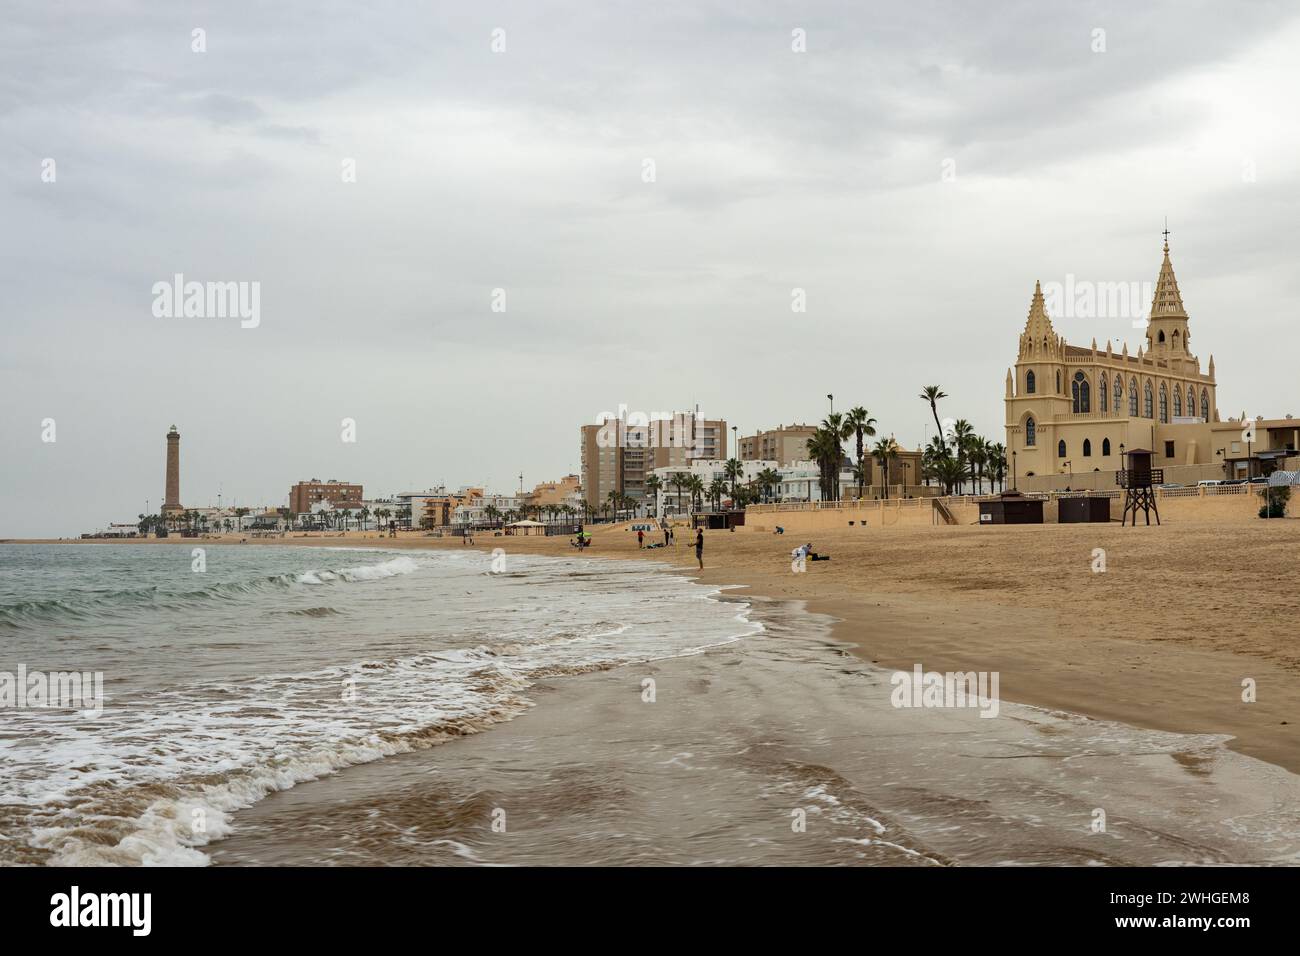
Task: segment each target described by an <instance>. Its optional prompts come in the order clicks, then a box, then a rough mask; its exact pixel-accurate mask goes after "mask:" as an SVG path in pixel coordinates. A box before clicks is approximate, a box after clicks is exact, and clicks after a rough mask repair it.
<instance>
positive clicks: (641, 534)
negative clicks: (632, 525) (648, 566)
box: [636, 528, 645, 548]
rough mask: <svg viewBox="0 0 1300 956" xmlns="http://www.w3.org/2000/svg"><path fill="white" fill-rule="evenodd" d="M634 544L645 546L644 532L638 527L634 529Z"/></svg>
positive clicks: (640, 546)
mask: <svg viewBox="0 0 1300 956" xmlns="http://www.w3.org/2000/svg"><path fill="white" fill-rule="evenodd" d="M636 546H637V547H638V548H645V532H644V531H642V530H641V529H640V528H637V529H636Z"/></svg>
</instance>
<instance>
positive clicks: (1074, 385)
mask: <svg viewBox="0 0 1300 956" xmlns="http://www.w3.org/2000/svg"><path fill="white" fill-rule="evenodd" d="M1070 393H1071V395H1072V396H1073V397H1074V411H1075V413H1076V414H1078V413H1079V412H1086V411H1089V408H1088V405H1089V402H1090V397H1089V394H1088V380H1087V379H1086V378H1085V377H1084V375H1083V373H1082V372H1075V373H1074V381H1073V382H1071V383H1070Z"/></svg>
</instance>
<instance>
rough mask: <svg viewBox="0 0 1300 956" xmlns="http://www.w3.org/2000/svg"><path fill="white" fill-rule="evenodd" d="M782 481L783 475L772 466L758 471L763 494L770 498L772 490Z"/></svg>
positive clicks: (759, 484) (759, 485)
mask: <svg viewBox="0 0 1300 956" xmlns="http://www.w3.org/2000/svg"><path fill="white" fill-rule="evenodd" d="M780 483H781V476H780V474H778V473H777V472H775V471H773V470H772V469H771V468H764V469H763V470H762V471H760V472H759V473H758V487H759V489H760V491H761V492H762V496H763V497H764V498H767V499H769V500H770V494H769V493H770V492H771V490H772V489H773V488H775V487H776V486H777V485H779V484H780Z"/></svg>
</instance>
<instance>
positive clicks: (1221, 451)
mask: <svg viewBox="0 0 1300 956" xmlns="http://www.w3.org/2000/svg"><path fill="white" fill-rule="evenodd" d="M1227 450H1228V449H1226V448H1220V449H1219V450H1218V451H1216V452H1215V454H1216V455H1218V456H1219V457H1220V458H1222V459H1223V477H1224V478H1227V477H1228V456H1227V455H1225V454H1224V452H1225V451H1227Z"/></svg>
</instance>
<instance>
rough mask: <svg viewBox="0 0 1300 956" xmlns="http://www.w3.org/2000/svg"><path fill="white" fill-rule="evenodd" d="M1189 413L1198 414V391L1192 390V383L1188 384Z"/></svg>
mask: <svg viewBox="0 0 1300 956" xmlns="http://www.w3.org/2000/svg"><path fill="white" fill-rule="evenodd" d="M1187 414H1188V415H1195V414H1196V392H1194V391H1193V390H1192V386H1190V385H1188V386H1187Z"/></svg>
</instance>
